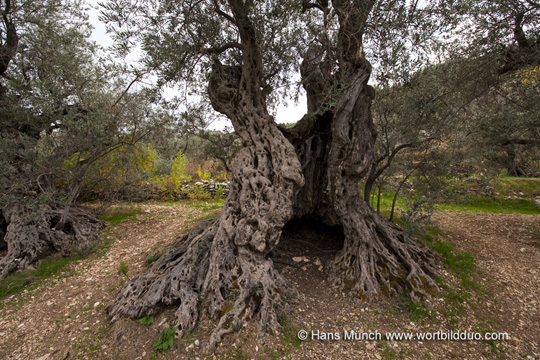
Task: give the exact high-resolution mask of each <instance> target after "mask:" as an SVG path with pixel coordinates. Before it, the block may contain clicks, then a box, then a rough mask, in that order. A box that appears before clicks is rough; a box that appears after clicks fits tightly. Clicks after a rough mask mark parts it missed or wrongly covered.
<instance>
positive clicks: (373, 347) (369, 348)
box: [366, 344, 375, 350]
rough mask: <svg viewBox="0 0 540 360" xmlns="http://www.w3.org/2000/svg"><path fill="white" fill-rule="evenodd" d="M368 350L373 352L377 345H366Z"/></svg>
mask: <svg viewBox="0 0 540 360" xmlns="http://www.w3.org/2000/svg"><path fill="white" fill-rule="evenodd" d="M366 349H368V350H373V349H375V345H373V344H367V345H366Z"/></svg>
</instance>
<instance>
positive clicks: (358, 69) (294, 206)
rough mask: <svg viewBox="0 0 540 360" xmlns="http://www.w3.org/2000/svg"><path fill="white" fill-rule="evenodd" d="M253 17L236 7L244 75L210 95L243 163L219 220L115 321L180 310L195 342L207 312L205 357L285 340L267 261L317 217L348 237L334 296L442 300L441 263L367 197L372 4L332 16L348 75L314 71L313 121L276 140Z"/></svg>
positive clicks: (280, 132)
mask: <svg viewBox="0 0 540 360" xmlns="http://www.w3.org/2000/svg"><path fill="white" fill-rule="evenodd" d="M359 4H360V5H359ZM244 5H245V4H244V2H243V1H241V0H229V6H230V11H231V12H232V14H233V18H232V19H231V22H234V24H236V25H237V27H238V32H239V34H240V38H241V50H242V55H243V59H242V64H241V66H237V67H234V66H225V65H222V64H221V63H220V62H219V61H218V60H215V62H214V67H213V72H212V76H211V80H210V83H209V87H208V93H209V96H210V99H211V102H212V105H213V106H214V108H215V109H216V110H217V111H219V112H221V113H223V114H225V115H227V116H228V117H229V119H230V120H231V121H232V123H233V125H234V128H235V130H236V132H237V133H238V134H239V136H240V137H241V138H242V141H243V145H244V148H243V149H242V150H241V151H240V153H239V154H238V156H237V158H236V159H235V161H234V168H233V177H232V181H231V185H230V193H229V196H228V198H227V200H226V202H225V206H224V208H223V211H222V213H221V216H220V217H219V218H218V219H214V220H208V221H205V222H203V223H200V224H199V225H197V226H196V227H195V228H193V229H192V230H191V231H190V232H189V233H188V234H187V235H184V236H182V237H180V238H179V239H178V240H177V242H176V243H175V244H174V245H173V246H172V247H171V248H170V249H168V251H167V252H166V253H165V255H164V256H162V257H161V258H160V259H159V260H158V261H157V262H155V263H154V264H153V265H152V266H151V267H150V268H149V269H148V270H146V271H145V272H144V273H143V274H142V275H140V276H138V277H136V278H134V279H132V280H131V281H130V282H129V283H128V284H127V285H126V286H125V287H124V288H123V289H122V290H121V291H120V292H119V293H118V295H117V296H116V298H115V300H114V302H113V303H112V304H110V305H109V306H108V308H107V310H108V312H109V313H110V315H111V316H112V318H113V320H115V319H117V318H118V317H119V316H130V317H132V318H140V317H142V316H145V315H149V314H152V313H155V312H156V311H157V309H158V308H159V307H158V305H159V304H164V305H172V304H175V305H176V306H178V310H177V312H176V325H177V326H178V327H179V329H180V330H181V331H189V330H192V329H193V328H194V327H195V326H196V323H197V320H198V317H199V315H200V314H199V311H200V307H199V306H198V305H200V304H204V306H203V308H204V311H206V312H207V313H208V315H209V316H210V317H211V318H214V319H216V320H217V325H216V327H215V329H214V331H213V333H212V335H211V338H210V341H209V342H208V343H207V344H206V347H205V349H206V350H207V351H212V350H213V349H215V346H216V345H217V344H218V342H219V341H220V340H221V338H222V336H223V335H224V334H226V333H229V332H231V331H234V330H235V329H237V328H240V326H241V325H242V324H243V323H244V322H245V321H248V320H250V319H255V320H256V321H257V323H258V325H259V329H260V330H261V331H265V330H271V329H275V328H276V327H278V326H279V325H278V322H277V315H278V313H279V312H280V311H281V310H280V309H281V308H282V307H284V306H287V303H288V301H289V300H290V299H291V298H292V297H294V295H295V290H294V288H292V287H291V286H290V285H289V284H288V283H287V281H286V280H285V279H284V278H283V277H282V275H281V274H279V273H278V272H277V271H276V270H275V269H274V266H273V262H272V260H271V259H270V258H269V256H268V255H269V253H270V251H271V250H272V249H274V248H275V247H276V246H277V244H278V242H279V239H280V234H281V231H282V228H283V226H284V225H285V224H286V223H287V222H288V221H289V220H290V219H292V218H293V217H296V218H301V217H303V216H308V215H309V216H312V217H315V218H317V219H320V220H322V221H324V222H325V223H327V224H329V225H340V226H341V227H342V228H343V230H344V234H345V243H344V247H343V249H342V250H341V251H340V252H339V253H338V254H337V255H336V257H335V259H334V260H333V262H332V264H331V266H330V271H329V274H328V275H329V277H330V279H331V280H332V281H333V282H334V283H335V284H336V285H338V286H339V287H341V288H342V289H344V290H347V291H349V292H351V293H352V294H354V295H357V296H360V297H362V298H366V299H367V298H372V297H373V296H375V295H377V294H380V293H387V294H392V293H395V292H402V293H407V294H409V295H410V296H411V297H412V298H413V299H416V300H426V301H429V300H430V298H431V296H430V294H432V291H435V290H436V289H437V285H436V284H435V282H434V281H433V280H432V279H431V277H430V272H431V271H432V269H433V268H432V265H433V263H432V261H433V258H432V256H431V254H430V253H429V252H428V251H427V250H426V249H425V248H424V247H423V246H422V245H421V244H420V243H418V242H416V241H413V240H409V239H407V238H406V237H405V236H404V234H403V233H402V232H400V231H399V230H397V229H396V228H394V227H392V226H391V225H390V224H388V223H387V222H385V221H384V220H382V219H381V218H380V217H379V216H378V215H377V214H376V213H374V212H373V211H372V210H371V209H370V208H369V206H367V204H365V203H364V202H363V201H362V200H361V198H360V196H359V191H358V181H359V180H360V179H361V178H362V177H363V176H364V175H365V174H366V172H367V169H368V166H369V164H370V161H371V157H372V153H373V151H372V148H373V144H374V141H375V137H376V133H375V130H374V127H373V123H372V119H371V112H370V105H371V100H372V97H373V90H372V89H371V88H370V87H369V86H368V85H367V81H368V79H369V75H370V72H371V67H370V65H369V63H368V62H367V61H366V60H365V59H364V58H363V54H362V51H361V32H362V31H363V30H362V29H363V24H364V22H365V21H366V18H367V15H368V14H369V11H370V9H371V6H373V3H372V1H359V2H350V1H341V0H336V1H335V3H334V4H333V6H334V8H336V9H337V10H338V11H336V13H337V14H339V20H340V36H339V41H338V42H339V45H338V49H339V51H338V53H339V65H340V70H339V71H338V72H337V73H336V74H331V75H330V76H329V75H328V74H329V73H328V71H327V70H328V69H330V68H332V67H331V66H330V67H328V63H327V62H325V61H323V60H322V59H323V57H317V56H313V57H312V58H311V59H310V60H309V61H305V62H304V65H303V68H302V76H303V78H304V79H305V82H304V86H305V87H306V91H307V93H308V99H309V101H308V105H309V113H308V114H307V115H306V116H305V117H304V118H303V119H302V120H301V121H300V122H299V123H298V124H297V125H296V126H295V127H294V128H293V129H289V130H286V129H280V128H278V127H277V125H276V124H275V122H274V120H273V119H272V117H271V116H269V115H268V113H267V110H266V104H265V99H264V96H263V94H262V91H261V80H260V79H261V78H262V64H261V57H260V54H259V49H258V46H257V43H256V36H255V32H254V30H253V27H252V24H251V23H250V20H249V18H248V15H247V10H248V9H247V8H245V7H244ZM358 34H360V35H358ZM325 66H326V67H325ZM323 68H324V69H326V70H323ZM336 84H339V86H336ZM332 86H333V87H334V90H336V91H334V92H333V93H334V94H335V93H337V94H338V96H339V98H338V101H337V104H335V105H329V104H330V103H335V102H332V101H330V102H329V101H328V100H329V99H327V95H328V93H329V89H328V88H329V87H332Z"/></svg>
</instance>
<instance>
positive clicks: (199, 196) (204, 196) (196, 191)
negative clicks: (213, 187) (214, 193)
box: [185, 186, 211, 200]
mask: <svg viewBox="0 0 540 360" xmlns="http://www.w3.org/2000/svg"><path fill="white" fill-rule="evenodd" d="M185 193H186V196H187V198H188V199H189V200H208V199H210V198H211V196H210V194H209V193H207V192H206V191H205V190H204V188H203V187H202V186H193V187H192V188H191V189H190V190H187V191H186V192H185Z"/></svg>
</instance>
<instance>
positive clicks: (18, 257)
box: [0, 204, 105, 279]
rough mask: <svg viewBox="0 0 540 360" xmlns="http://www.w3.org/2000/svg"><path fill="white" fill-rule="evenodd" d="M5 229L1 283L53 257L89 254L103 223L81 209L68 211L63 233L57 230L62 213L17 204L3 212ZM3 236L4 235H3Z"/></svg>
mask: <svg viewBox="0 0 540 360" xmlns="http://www.w3.org/2000/svg"><path fill="white" fill-rule="evenodd" d="M2 214H3V217H4V219H5V222H6V223H7V228H6V231H5V234H4V236H3V241H2V244H4V246H7V253H6V255H5V256H4V257H3V258H2V259H0V279H2V278H4V277H6V276H7V275H8V274H10V273H12V272H14V271H18V270H24V269H27V268H29V267H31V266H34V265H35V264H36V263H37V262H38V261H39V260H41V259H43V258H44V257H46V256H49V255H53V254H56V253H58V254H61V255H62V256H68V255H72V254H75V253H78V252H83V251H87V250H90V249H91V248H92V247H94V246H95V245H96V244H97V243H98V242H99V240H100V239H101V230H102V229H103V227H104V226H105V225H104V224H103V222H102V221H100V220H98V219H97V218H95V217H94V216H93V215H91V214H89V213H88V211H86V210H84V209H82V208H74V207H72V208H70V209H69V212H68V213H67V216H66V217H65V221H64V224H63V226H62V229H61V230H59V229H56V226H57V224H58V222H59V221H60V219H61V218H62V216H63V215H64V210H61V209H52V208H51V207H49V206H46V205H42V206H41V207H39V208H38V209H29V208H26V207H24V206H23V205H20V204H16V205H13V206H10V207H6V208H4V209H3V211H2ZM2 232H3V231H2Z"/></svg>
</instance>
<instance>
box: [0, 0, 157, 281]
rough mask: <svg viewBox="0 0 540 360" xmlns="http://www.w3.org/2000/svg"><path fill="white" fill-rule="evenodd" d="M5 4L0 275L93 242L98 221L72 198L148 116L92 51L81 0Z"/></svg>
mask: <svg viewBox="0 0 540 360" xmlns="http://www.w3.org/2000/svg"><path fill="white" fill-rule="evenodd" d="M3 4H4V5H5V6H4V7H3V8H4V11H3V20H4V23H3V24H4V27H3V29H2V31H1V32H0V33H1V34H0V35H2V53H3V58H4V62H3V63H4V65H5V66H4V67H3V68H2V69H3V72H2V75H3V78H2V79H1V88H2V91H1V95H0V103H1V107H0V150H1V156H0V169H1V172H2V177H1V183H0V187H1V189H2V193H1V194H2V195H1V197H0V207H1V209H2V213H1V215H2V223H3V229H2V232H1V233H0V237H1V239H0V242H2V243H3V244H4V246H3V248H4V251H5V252H3V253H2V258H1V259H0V277H4V276H6V275H7V274H9V273H10V272H12V271H15V270H19V269H24V268H26V267H28V266H30V265H33V264H34V263H35V262H36V261H38V260H39V259H41V258H43V257H45V256H47V255H50V254H54V253H60V254H62V255H67V254H71V253H73V252H78V251H84V250H88V249H90V248H92V247H93V246H94V245H95V244H96V243H97V241H99V239H100V230H101V228H102V227H103V224H102V222H101V221H99V220H97V219H96V218H95V217H94V216H93V215H92V214H90V213H89V212H88V211H87V210H85V209H82V208H80V207H78V206H76V201H77V199H78V197H79V195H80V193H81V191H82V189H83V187H84V186H85V184H88V182H86V181H87V180H88V177H89V175H90V172H91V171H93V169H95V168H96V166H98V165H99V163H100V162H102V160H103V159H104V157H106V156H108V155H109V154H111V153H112V152H114V151H116V150H118V149H120V148H122V147H125V146H130V145H134V144H135V143H137V142H138V141H139V140H140V139H141V137H142V136H143V135H144V134H145V133H146V132H147V131H148V130H147V129H148V124H149V122H148V121H147V119H151V118H152V117H151V115H150V114H149V106H148V105H149V104H148V103H146V104H145V100H144V98H143V97H142V96H141V95H140V94H133V93H127V92H125V91H124V90H125V88H126V85H125V82H124V81H123V80H122V79H121V78H118V77H117V74H118V73H117V72H116V69H115V68H114V67H112V66H109V65H107V62H106V60H105V59H100V58H98V48H97V47H96V45H95V44H93V43H92V42H90V41H89V40H88V36H89V34H90V29H89V26H88V24H87V22H86V15H85V14H84V8H83V7H82V5H81V3H80V2H79V1H65V2H59V1H50V2H46V3H45V4H43V3H39V4H38V3H32V2H19V1H12V0H11V1H10V0H7V1H4V3H3ZM4 36H5V37H4ZM14 39H16V40H17V41H15V40H14ZM8 58H9V59H8ZM98 62H100V64H99V65H98ZM110 79H113V80H110ZM114 79H117V80H116V81H115V80H114ZM94 174H95V173H94ZM94 180H95V179H94Z"/></svg>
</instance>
